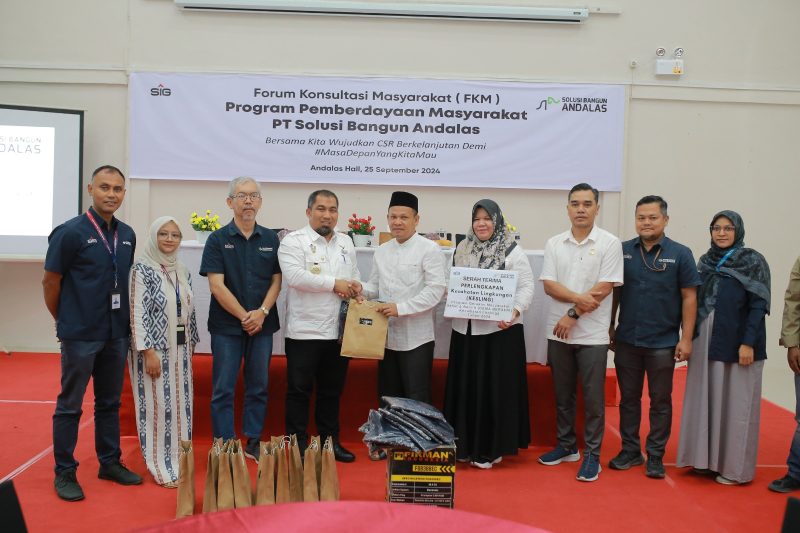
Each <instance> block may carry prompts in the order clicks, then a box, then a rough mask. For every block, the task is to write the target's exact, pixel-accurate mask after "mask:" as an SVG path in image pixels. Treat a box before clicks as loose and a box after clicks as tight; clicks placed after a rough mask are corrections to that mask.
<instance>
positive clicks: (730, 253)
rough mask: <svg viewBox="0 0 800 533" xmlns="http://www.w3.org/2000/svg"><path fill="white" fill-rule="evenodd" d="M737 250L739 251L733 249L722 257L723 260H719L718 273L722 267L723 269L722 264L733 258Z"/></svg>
mask: <svg viewBox="0 0 800 533" xmlns="http://www.w3.org/2000/svg"><path fill="white" fill-rule="evenodd" d="M736 250H738V248H731V249H730V250H728V253H726V254H725V255H723V256H722V259H720V260H719V263H717V268H716V269H715V270H716V271H717V272H719V269H720V267H722V263H724V262H725V261H727V260H728V258H729V257H730V256H732V255H733V252H735V251H736Z"/></svg>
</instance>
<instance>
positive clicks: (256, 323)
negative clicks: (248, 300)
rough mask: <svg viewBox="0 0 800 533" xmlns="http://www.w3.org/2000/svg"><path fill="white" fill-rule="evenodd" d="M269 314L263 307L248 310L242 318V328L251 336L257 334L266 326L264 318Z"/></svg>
mask: <svg viewBox="0 0 800 533" xmlns="http://www.w3.org/2000/svg"><path fill="white" fill-rule="evenodd" d="M265 318H267V315H265V314H264V311H262V310H261V309H254V310H253V311H248V312H247V314H246V315H245V316H244V318H243V319H242V329H243V330H244V331H245V333H247V334H248V335H250V336H253V335H255V334H257V333H258V332H259V331H261V330H262V328H263V327H264V319H265Z"/></svg>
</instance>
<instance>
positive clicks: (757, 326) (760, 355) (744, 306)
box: [708, 276, 768, 363]
mask: <svg viewBox="0 0 800 533" xmlns="http://www.w3.org/2000/svg"><path fill="white" fill-rule="evenodd" d="M767 307H768V306H767V301H766V300H765V299H763V298H761V297H760V296H756V295H755V294H753V293H752V292H748V291H746V290H745V288H744V285H742V284H741V283H740V282H739V281H738V280H736V279H734V278H731V277H729V276H723V277H722V279H721V280H720V282H719V287H717V299H716V301H715V302H714V325H713V326H712V329H711V342H710V343H709V346H708V358H709V359H710V360H712V361H724V362H726V363H738V362H739V346H740V345H742V344H746V345H748V346H752V347H753V359H754V360H755V361H760V360H762V359H766V358H767V328H766V321H765V320H764V317H765V316H766V314H767V310H768V309H767Z"/></svg>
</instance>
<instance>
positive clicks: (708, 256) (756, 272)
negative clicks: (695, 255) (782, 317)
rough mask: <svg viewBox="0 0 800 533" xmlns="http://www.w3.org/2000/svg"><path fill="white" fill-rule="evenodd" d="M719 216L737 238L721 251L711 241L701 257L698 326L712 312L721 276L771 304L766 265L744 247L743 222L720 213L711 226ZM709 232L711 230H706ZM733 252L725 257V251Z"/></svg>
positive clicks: (762, 258) (763, 260) (726, 212)
mask: <svg viewBox="0 0 800 533" xmlns="http://www.w3.org/2000/svg"><path fill="white" fill-rule="evenodd" d="M720 217H726V218H728V219H729V220H730V221H731V223H733V227H734V228H736V237H735V239H734V242H733V245H732V246H730V247H729V248H720V247H719V246H717V245H716V244H714V240H713V239H712V240H711V248H709V249H708V251H707V252H706V253H705V254H703V256H702V257H700V260H699V261H698V263H697V269H698V271H699V272H700V277H701V278H702V280H703V284H702V285H701V286H700V289H699V290H698V292H697V324H698V325H699V324H700V323H701V322H702V321H703V320H704V319H705V318H706V317H707V316H708V315H709V314H711V311H712V310H713V309H714V304H715V303H716V301H717V291H718V290H719V282H720V279H722V277H723V276H727V277H731V278H734V279H736V280H738V281H739V283H741V284H742V285H743V286H744V288H745V290H746V291H747V292H750V293H752V294H754V295H756V296H758V297H760V298H763V299H764V300H766V301H767V309H769V305H770V274H769V265H768V264H767V260H766V259H764V256H763V255H761V254H760V253H758V252H756V251H755V250H753V249H752V248H745V247H744V222H743V221H742V217H740V216H739V213H737V212H735V211H720V212H719V213H717V214H716V215H714V218H713V219H711V226H713V225H714V224H715V223H716V222H717V220H718V219H719V218H720ZM709 231H710V230H709ZM731 250H733V253H731V254H730V255H728V252H730V251H731Z"/></svg>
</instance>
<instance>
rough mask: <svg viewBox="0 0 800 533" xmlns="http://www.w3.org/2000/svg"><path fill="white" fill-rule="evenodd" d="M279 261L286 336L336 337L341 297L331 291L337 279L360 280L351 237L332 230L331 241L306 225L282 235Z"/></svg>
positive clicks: (297, 337)
mask: <svg viewBox="0 0 800 533" xmlns="http://www.w3.org/2000/svg"><path fill="white" fill-rule="evenodd" d="M278 261H279V262H280V265H281V272H282V273H283V279H284V280H286V284H287V286H288V290H287V294H286V307H287V309H286V324H285V327H286V337H287V338H289V339H296V340H306V339H321V340H329V339H336V338H338V336H339V308H340V306H341V303H342V299H341V298H339V297H338V296H337V295H336V293H334V292H333V286H334V283H335V282H336V279H337V278H340V279H355V280H360V279H361V277H360V274H359V273H358V264H357V263H356V249H355V247H354V246H353V241H352V240H350V237H348V236H347V235H344V234H343V233H339V232H334V234H333V237H331V240H330V241H328V240H326V239H325V237H323V236H321V235H320V234H318V233H317V232H316V231H314V230H313V229H311V226H306V227H305V228H303V229H299V230H297V231H293V232H292V233H290V234H288V235H287V236H286V237H284V238H283V240H282V241H281V245H280V247H279V248H278Z"/></svg>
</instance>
